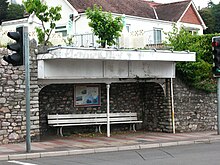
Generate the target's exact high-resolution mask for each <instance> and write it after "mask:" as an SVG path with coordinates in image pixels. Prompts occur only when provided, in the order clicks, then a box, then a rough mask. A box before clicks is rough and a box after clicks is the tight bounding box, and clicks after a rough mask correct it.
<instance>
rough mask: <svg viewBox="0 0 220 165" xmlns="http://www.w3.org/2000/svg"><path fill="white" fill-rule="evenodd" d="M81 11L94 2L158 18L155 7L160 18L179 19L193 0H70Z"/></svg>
mask: <svg viewBox="0 0 220 165" xmlns="http://www.w3.org/2000/svg"><path fill="white" fill-rule="evenodd" d="M68 2H69V3H70V4H71V5H72V6H73V7H74V8H75V9H76V10H77V11H78V12H79V13H83V12H85V10H86V9H87V8H88V7H90V8H91V7H93V5H94V4H96V5H98V6H102V9H103V11H108V12H112V13H119V14H125V15H132V16H138V17H144V18H151V19H156V16H155V12H154V9H153V8H155V10H156V13H157V16H158V19H159V20H165V21H174V22H176V21H178V20H179V19H180V17H181V16H182V14H183V13H184V11H185V10H186V8H187V6H188V5H189V3H190V2H191V0H185V1H181V2H174V3H167V4H159V3H155V2H151V1H147V0H68Z"/></svg>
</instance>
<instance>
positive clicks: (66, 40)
mask: <svg viewBox="0 0 220 165" xmlns="http://www.w3.org/2000/svg"><path fill="white" fill-rule="evenodd" d="M64 42H65V44H66V45H67V46H71V45H73V36H68V37H67V38H66V39H65V40H64Z"/></svg>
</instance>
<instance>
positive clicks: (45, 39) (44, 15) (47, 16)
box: [23, 0, 62, 45]
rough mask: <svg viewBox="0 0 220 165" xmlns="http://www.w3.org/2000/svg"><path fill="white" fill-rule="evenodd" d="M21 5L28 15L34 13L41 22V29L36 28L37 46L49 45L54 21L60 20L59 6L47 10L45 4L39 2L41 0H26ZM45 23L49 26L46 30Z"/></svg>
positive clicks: (54, 25)
mask: <svg viewBox="0 0 220 165" xmlns="http://www.w3.org/2000/svg"><path fill="white" fill-rule="evenodd" d="M23 4H24V6H25V9H26V11H27V12H28V13H30V14H31V13H33V12H34V14H35V15H36V16H37V18H38V19H39V20H40V21H41V24H42V28H36V32H37V37H38V41H39V44H42V45H48V44H49V43H50V42H49V39H50V35H51V33H52V31H53V29H54V28H55V27H56V24H55V21H59V20H60V19H61V14H60V11H61V10H62V8H61V6H56V7H50V8H49V7H48V6H47V5H46V3H43V2H41V0H26V1H23ZM46 23H48V24H49V28H46Z"/></svg>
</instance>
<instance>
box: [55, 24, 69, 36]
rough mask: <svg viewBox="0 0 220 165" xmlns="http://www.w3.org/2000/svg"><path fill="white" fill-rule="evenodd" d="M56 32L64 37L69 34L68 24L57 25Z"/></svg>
mask: <svg viewBox="0 0 220 165" xmlns="http://www.w3.org/2000/svg"><path fill="white" fill-rule="evenodd" d="M55 33H61V34H62V36H63V37H66V36H67V29H66V26H57V27H55Z"/></svg>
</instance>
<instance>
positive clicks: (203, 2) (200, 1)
mask: <svg viewBox="0 0 220 165" xmlns="http://www.w3.org/2000/svg"><path fill="white" fill-rule="evenodd" d="M16 1H17V2H18V3H21V2H22V0H16ZM154 1H155V2H159V3H169V2H177V1H182V0H154ZM209 1H210V0H193V2H194V3H195V5H196V7H197V9H198V6H200V9H201V8H204V7H207V4H208V2H209ZM212 2H214V3H215V4H218V3H219V2H220V0H212Z"/></svg>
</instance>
